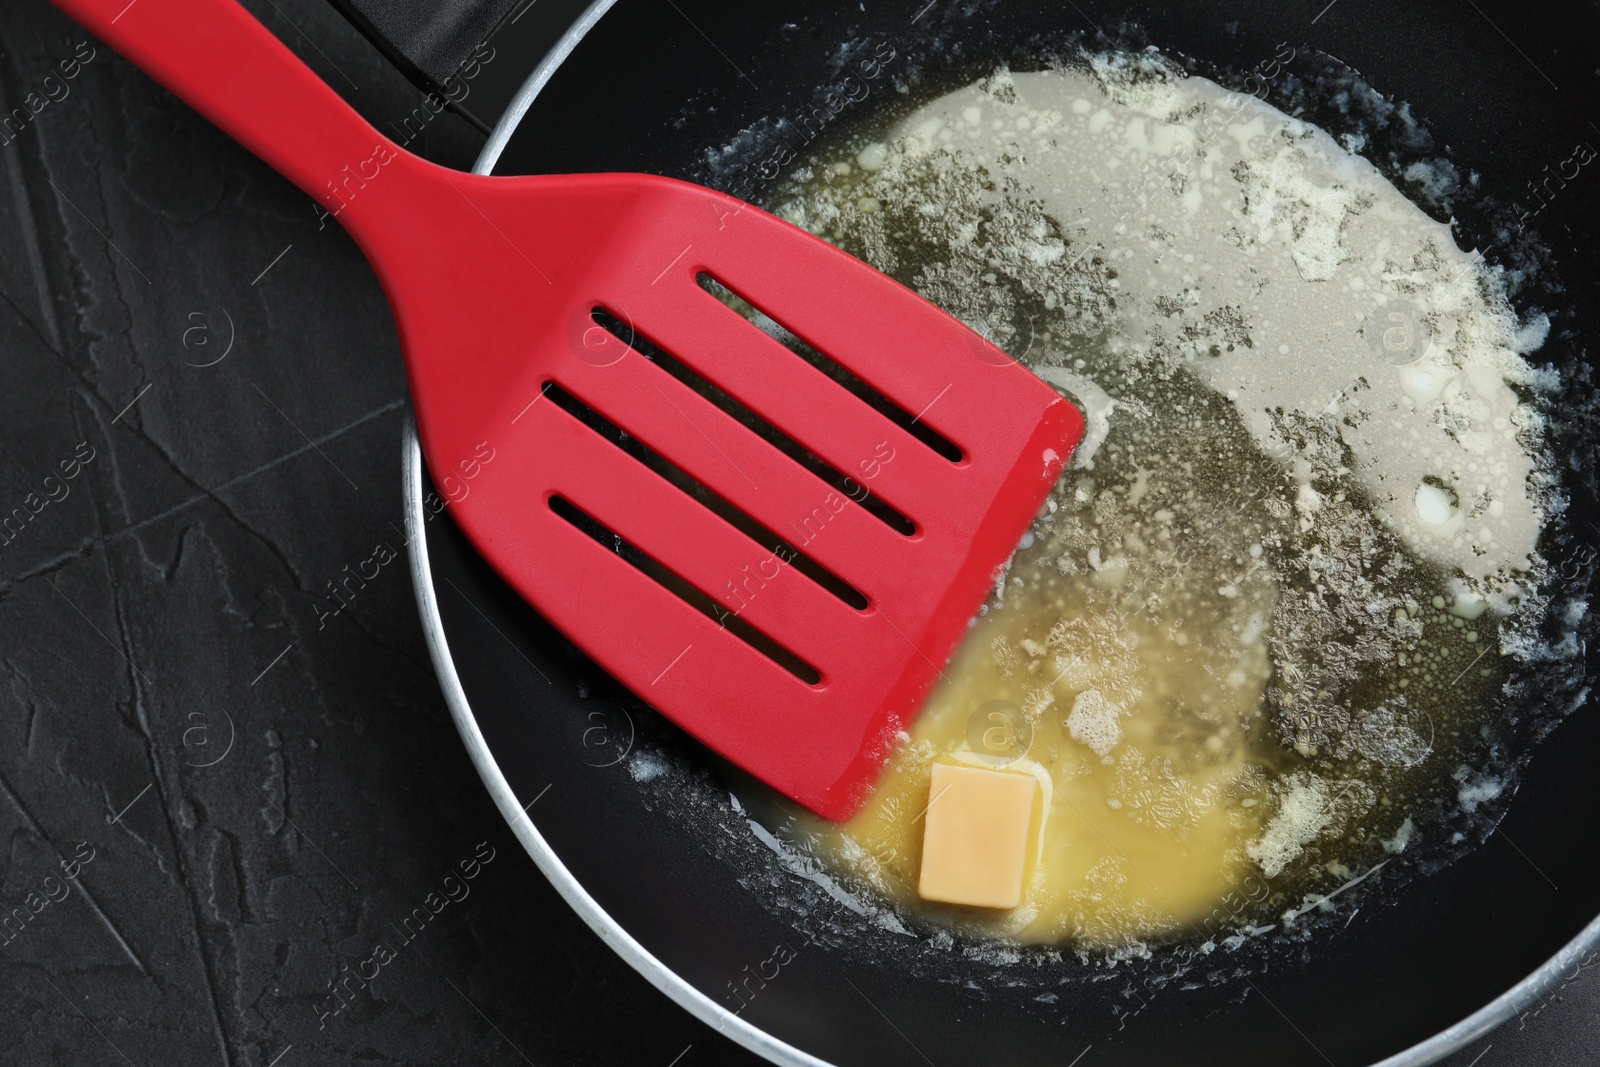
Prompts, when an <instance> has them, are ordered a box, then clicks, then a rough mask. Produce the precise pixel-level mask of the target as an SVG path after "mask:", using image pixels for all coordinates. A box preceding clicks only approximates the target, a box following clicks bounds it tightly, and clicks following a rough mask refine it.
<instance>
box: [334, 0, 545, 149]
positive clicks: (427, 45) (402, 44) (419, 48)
mask: <svg viewBox="0 0 1600 1067" xmlns="http://www.w3.org/2000/svg"><path fill="white" fill-rule="evenodd" d="M329 2H330V3H332V4H333V6H334V7H336V8H338V9H339V12H340V13H341V14H342V15H344V17H345V18H346V19H348V20H350V23H351V25H353V26H355V28H356V29H358V30H360V31H361V33H362V35H363V36H365V37H366V38H367V40H369V41H371V42H372V43H373V45H374V46H376V48H377V49H378V51H380V52H382V53H383V55H384V57H385V58H386V59H388V60H389V62H390V63H392V64H394V66H395V67H396V69H398V70H399V71H400V73H402V74H404V75H405V76H406V77H407V78H409V79H411V82H412V84H414V85H416V86H417V87H418V88H419V89H421V90H422V91H423V92H425V93H428V94H429V95H432V96H436V97H439V98H441V99H443V100H445V101H447V102H448V103H449V104H450V106H451V107H452V108H453V109H454V110H456V111H458V112H460V113H461V114H462V115H464V116H465V117H466V118H467V119H468V120H469V121H471V122H473V123H474V124H475V125H477V126H479V127H480V128H484V129H485V130H486V124H487V122H489V121H492V119H493V118H494V117H495V116H493V115H490V116H487V117H485V115H484V114H483V109H482V108H468V107H465V106H463V104H462V101H461V100H460V99H458V96H460V95H462V94H461V93H460V91H459V89H456V88H455V86H456V83H458V82H460V81H461V80H462V79H461V78H459V77H458V75H459V74H460V73H461V72H462V70H463V68H466V67H468V65H469V64H470V63H472V62H473V61H474V58H475V57H477V60H478V61H479V62H481V61H482V57H483V55H484V47H485V43H486V42H487V41H488V39H489V38H490V37H491V36H492V35H494V34H495V32H496V31H497V30H499V29H500V27H501V26H502V25H504V24H506V23H507V22H509V21H511V20H512V19H516V20H518V21H521V15H522V13H523V11H524V10H525V9H527V8H528V7H530V6H532V5H533V4H534V3H535V2H536V0H329Z"/></svg>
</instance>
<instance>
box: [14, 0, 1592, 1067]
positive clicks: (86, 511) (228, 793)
mask: <svg viewBox="0 0 1600 1067" xmlns="http://www.w3.org/2000/svg"><path fill="white" fill-rule="evenodd" d="M637 2H653V0H637ZM249 6H250V8H251V9H252V10H253V11H255V12H256V14H257V15H258V17H261V18H262V20H263V21H264V22H265V23H266V25H267V26H268V27H269V28H271V29H272V30H273V31H274V32H275V33H277V34H278V35H279V36H280V37H281V38H282V39H284V40H285V41H286V43H288V44H289V45H290V46H291V47H293V48H294V49H296V50H297V51H298V52H299V53H300V54H301V55H302V56H303V57H305V58H306V59H307V61H308V62H309V63H310V64H311V65H312V66H313V68H314V69H316V70H317V71H318V72H319V73H321V74H322V75H323V76H324V77H325V78H327V79H328V80H329V82H330V84H332V85H333V86H334V87H335V88H336V89H337V90H339V91H341V92H343V93H344V94H345V95H346V96H347V97H348V98H349V99H350V101H351V102H352V103H353V104H354V105H355V106H356V107H357V108H358V109H360V110H361V111H362V112H363V113H364V114H365V115H367V117H368V118H369V119H372V120H373V121H375V122H379V123H381V122H383V121H384V120H386V119H390V118H395V117H398V116H402V115H405V114H407V113H409V112H410V111H411V110H412V109H413V108H414V107H415V106H416V104H417V101H418V98H419V94H418V93H417V91H416V90H414V89H413V88H412V87H411V86H410V85H409V84H407V83H406V82H405V81H404V79H402V78H401V77H400V76H399V75H398V74H397V73H395V72H394V71H393V70H392V69H391V68H389V67H388V66H387V65H386V64H385V63H384V61H383V60H382V59H381V58H380V57H379V56H378V54H377V53H376V52H375V51H374V50H373V49H372V48H371V47H370V46H368V45H367V44H366V42H365V41H364V40H363V39H362V38H361V37H360V36H359V35H358V34H356V33H355V32H354V31H353V30H352V29H351V28H350V27H349V25H348V24H346V23H345V22H344V21H343V20H342V19H341V18H340V17H339V16H338V15H337V14H336V13H335V12H334V11H333V10H332V9H331V8H329V7H328V6H327V5H326V4H324V3H322V2H321V0H278V2H276V3H274V2H273V0H252V2H251V3H250V4H249ZM85 41H89V42H90V44H89V45H88V46H87V47H86V48H85V50H84V51H87V48H92V49H93V51H94V58H93V59H92V60H89V61H88V62H86V63H84V64H83V65H82V67H81V70H80V71H79V72H78V73H77V76H76V77H74V78H72V79H71V80H70V81H63V80H62V79H60V76H59V75H60V68H59V64H60V63H61V62H62V61H63V60H70V59H72V58H74V55H75V51H76V50H77V49H78V48H79V45H80V43H82V42H85ZM84 51H79V52H77V55H78V56H80V57H81V56H82V55H83V54H84ZM52 74H54V75H56V76H57V80H56V81H55V82H53V83H51V85H49V86H47V85H46V82H45V79H46V77H47V76H50V75H52ZM63 87H64V89H65V92H63ZM47 90H48V92H49V94H50V95H51V96H52V97H54V98H51V99H49V102H48V103H47V104H46V105H45V106H44V107H43V108H42V109H40V110H39V112H38V114H36V115H33V116H32V117H31V120H30V121H29V122H28V124H27V125H26V126H25V128H23V129H22V130H21V132H20V133H14V132H11V131H8V132H7V133H5V134H4V135H0V136H3V137H4V138H5V141H6V143H4V144H0V361H3V369H0V515H5V514H10V513H11V512H12V509H14V508H18V507H22V508H25V509H26V510H27V512H28V514H29V516H30V518H29V521H28V522H26V523H25V524H22V525H20V527H18V526H17V525H16V524H15V523H14V524H13V528H9V529H6V528H0V538H3V543H0V709H3V710H0V843H3V849H0V904H3V905H4V908H3V909H0V911H3V912H4V913H6V914H10V913H11V909H12V908H13V907H16V906H24V907H25V908H26V907H27V902H28V901H29V900H30V894H33V896H32V898H31V900H32V903H33V906H34V907H36V908H38V910H37V913H33V910H32V908H28V910H29V912H30V914H31V915H32V917H31V918H30V919H29V920H28V921H27V922H26V923H25V924H23V925H21V926H20V928H17V927H14V928H13V929H11V930H6V931H4V932H0V1062H5V1063H16V1064H29V1065H31V1064H122V1063H126V1064H137V1065H139V1067H144V1065H147V1064H148V1065H158V1064H159V1065H167V1064H202V1063H216V1064H223V1065H229V1067H244V1065H258V1067H306V1065H312V1064H344V1063H353V1064H506V1065H512V1064H523V1063H527V1064H536V1065H539V1067H545V1065H578V1064H640V1065H652V1064H655V1065H660V1067H669V1065H673V1064H677V1065H679V1067H696V1065H703V1064H732V1063H739V1064H749V1063H752V1062H754V1060H753V1058H752V1057H750V1056H749V1055H747V1054H745V1053H743V1052H742V1051H741V1050H739V1049H737V1048H735V1047H734V1046H733V1045H731V1044H730V1043H729V1042H727V1041H725V1040H723V1039H721V1038H720V1037H718V1036H717V1035H715V1034H713V1033H712V1032H711V1031H710V1030H709V1029H707V1028H705V1027H703V1026H701V1025H699V1024H698V1023H696V1022H694V1021H693V1020H691V1019H690V1018H689V1016H688V1015H686V1014H684V1013H683V1012H681V1011H680V1010H679V1009H678V1008H676V1007H675V1006H674V1005H672V1004H671V1003H670V1002H668V1001H667V1000H666V999H665V998H664V997H662V996H661V995H660V994H658V993H656V992H655V991H654V990H653V989H651V988H650V987H649V986H648V985H647V984H646V983H645V982H644V981H643V980H642V979H641V978H639V977H638V976H637V975H635V974H634V973H633V972H632V971H631V970H630V969H629V968H627V967H626V966H625V965H623V964H622V963H620V962H619V961H618V960H617V959H616V958H615V957H614V956H613V955H612V954H611V953H610V952H609V951H607V950H606V949H605V948H604V946H602V944H601V943H600V942H599V940H598V939H597V938H595V937H594V936H593V935H592V934H591V933H590V932H589V931H588V929H587V928H586V927H584V926H583V925H582V924H581V923H580V922H579V921H578V920H577V919H576V918H575V917H574V916H573V915H572V914H571V913H570V912H569V911H568V910H567V908H566V907H565V905H564V904H562V902H561V901H560V900H559V898H557V897H556V895H555V893H554V892H553V891H552V890H551V889H550V888H549V886H548V885H547V884H546V883H545V881H544V879H543V877H542V876H541V875H540V874H539V872H538V870H537V869H536V868H535V867H534V865H533V864H532V862H531V861H530V860H529V859H528V858H527V857H526V856H525V855H524V854H523V853H522V852H521V850H520V848H519V847H518V846H517V845H516V843H515V841H514V839H513V838H512V836H511V834H510V833H509V832H508V830H507V829H506V828H505V826H504V824H503V822H502V821H501V819H500V817H499V815H498V814H497V812H496V811H495V809H494V807H493V806H492V805H491V803H490V801H489V799H488V797H487V795H486V793H485V792H484V790H483V788H482V786H481V784H480V783H479V780H478V777H477V775H476V773H475V772H474V771H473V769H472V767H471V765H470V764H469V763H468V761H467V759H466V756H465V754H464V752H463V749H462V747H461V744H460V742H459V740H458V738H457V736H456V732H455V729H454V727H453V726H452V724H451V722H450V720H449V716H448V714H447V712H446V710H445V707H444V703H443V700H442V698H441V697H440V694H439V691H438V687H437V684H436V682H435V679H434V675H433V671H432V668H431V667H430V665H429V663H428V660H427V655H426V652H425V650H424V648H423V644H422V635H421V631H420V629H419V626H418V622H417V618H416V612H415V608H414V605H413V601H412V596H411V589H410V582H409V576H408V575H407V573H406V571H405V564H404V560H403V558H401V559H397V560H396V561H395V562H392V563H389V564H387V565H386V566H384V567H383V568H382V570H381V572H380V574H379V577H378V578H376V579H375V580H373V581H371V582H369V583H368V585H367V587H366V588H365V589H363V590H362V591H361V592H360V594H359V596H358V597H357V598H356V599H355V600H354V601H353V602H352V603H351V605H350V607H349V608H348V609H347V610H345V611H343V612H341V613H340V614H339V615H337V616H335V617H331V618H327V619H319V613H318V610H317V605H318V603H319V602H321V601H320V599H319V598H320V596H321V595H322V594H324V593H325V591H326V586H327V583H328V582H329V581H330V580H333V579H335V578H337V577H341V576H342V571H343V568H345V567H346V566H349V567H351V568H354V567H355V565H356V564H357V563H359V562H360V561H363V560H366V559H368V558H369V557H372V556H373V554H374V551H375V549H376V548H377V546H379V545H383V544H387V545H389V546H391V547H393V548H394V549H396V550H400V549H401V544H402V540H403V539H402V537H401V535H400V533H399V529H398V528H399V527H400V526H401V502H400V490H399V486H400V481H399V441H400V427H401V422H402V419H403V417H404V412H405V405H406V386H405V380H404V377H403V374H402V372H401V365H400V359H399V353H398V348H397V344H396V340H395V334H394V329H393V326H392V324H391V322H390V320H389V315H388V310H387V307H386V304H385V301H384V298H383V295H382V293H381V292H380V291H379V288H378V285H377V283H376V281H375V280H374V278H373V276H372V275H371V273H370V272H369V271H368V269H367V268H366V266H365V264H364V262H363V260H362V258H361V255H360V254H359V252H358V251H357V250H356V248H355V246H354V245H353V244H352V243H351V241H350V240H349V239H348V238H346V237H345V236H344V235H343V233H342V232H340V231H338V230H337V229H334V228H332V227H331V226H329V227H328V228H325V229H319V226H318V221H317V213H316V211H315V210H314V209H313V207H312V203H311V201H310V200H309V199H308V198H307V197H306V196H304V195H303V194H301V193H299V192H298V191H296V190H295V189H294V188H293V187H292V186H290V184H289V183H288V182H286V181H284V180H283V179H281V178H279V177H278V176H277V175H276V174H274V173H272V172H271V171H270V170H269V169H267V168H266V167H265V166H264V165H263V164H261V163H260V162H258V161H257V160H256V159H255V158H254V157H252V156H251V155H249V154H248V153H247V152H245V151H244V150H243V149H241V148H239V147H238V146H236V145H234V144H233V143H232V142H231V141H229V140H228V139H227V138H226V137H224V136H223V135H222V134H220V133H218V132H217V131H216V130H215V129H213V128H212V127H211V126H210V125H209V124H207V123H206V122H205V121H204V120H202V119H201V118H199V117H198V116H197V115H195V114H194V113H193V112H191V111H190V110H189V109H188V108H187V107H185V106H184V105H182V104H180V103H178V102H177V101H176V100H174V99H173V98H172V97H171V96H169V95H168V94H167V93H165V92H164V91H163V90H161V89H159V88H157V87H156V86H155V85H154V84H153V83H152V82H151V81H149V80H148V79H147V78H145V77H144V76H143V75H142V74H140V73H139V72H137V71H136V70H134V69H133V68H132V67H131V66H130V65H129V64H127V63H126V62H124V61H123V60H122V59H120V58H119V57H117V56H115V55H114V54H113V53H112V52H111V51H110V50H109V49H108V48H106V47H105V46H103V45H100V44H98V42H93V41H92V40H91V39H90V38H88V37H87V35H86V34H85V33H83V32H82V31H81V30H79V29H78V28H77V27H76V26H75V25H74V24H73V23H72V22H71V21H70V20H68V19H67V18H66V17H65V16H63V15H62V14H60V13H59V12H57V11H55V10H54V9H53V8H51V7H49V6H47V5H46V4H45V3H44V2H42V0H19V2H17V3H14V4H7V5H6V9H5V12H4V14H3V15H0V109H3V110H4V111H10V110H11V109H12V108H14V107H18V106H22V105H24V103H25V101H26V100H27V98H28V95H29V94H30V93H33V94H36V97H35V99H37V98H38V97H39V96H42V95H44V94H45V93H46V91H47ZM480 143H481V139H480V137H479V135H478V134H477V133H475V132H474V131H473V130H472V128H471V127H469V126H468V125H467V124H466V123H464V122H463V121H461V120H460V119H457V118H455V117H454V116H451V115H448V114H447V115H444V116H441V117H440V118H439V119H438V120H436V121H435V122H434V123H433V124H432V125H431V126H430V128H429V130H428V132H427V134H426V136H425V143H424V145H423V149H422V151H423V153H424V154H425V155H428V156H429V157H431V158H433V159H435V160H438V161H440V162H443V163H447V164H450V165H454V166H459V167H466V166H468V165H469V164H470V161H471V159H472V158H473V157H474V156H475V155H476V153H477V150H478V147H479V145H480ZM224 353H226V355H225V356H224ZM86 456H92V458H89V459H88V460H87V461H86V462H85V461H84V457H86ZM74 460H76V461H77V466H76V467H74ZM63 464H65V467H63ZM64 470H65V471H72V472H73V473H74V475H75V476H74V477H72V478H70V479H67V478H64V477H63V476H62V475H63V471H64ZM52 475H54V477H53V478H52V479H51V480H50V481H46V479H47V477H50V476H52ZM35 511H37V514H34V512H35ZM87 855H92V859H91V860H89V861H88V862H86V863H81V865H80V869H78V870H77V871H76V874H77V877H76V878H75V879H72V880H63V878H62V863H63V861H72V860H74V859H81V857H83V856H87ZM485 855H492V859H490V860H489V861H488V862H487V863H481V862H480V865H479V867H478V868H477V873H476V876H475V877H474V878H472V879H471V880H470V881H464V882H463V883H461V884H463V885H464V886H465V887H466V889H467V890H468V893H467V895H466V896H464V897H461V898H460V899H458V900H449V901H448V902H447V904H446V905H445V906H444V907H443V908H442V909H441V910H440V911H439V913H438V915H437V918H435V919H434V920H432V921H431V922H430V924H429V925H428V926H427V928H426V929H425V932H424V933H423V934H422V935H421V936H419V937H417V938H416V939H415V940H414V941H412V942H411V943H409V944H408V945H406V947H405V948H403V949H400V950H398V951H397V952H396V953H395V955H394V957H393V959H391V960H390V961H388V962H387V963H385V964H384V965H383V966H382V969H381V971H380V974H379V977H377V978H376V979H374V980H372V981H371V982H370V983H369V984H368V986H367V988H366V989H365V990H363V991H362V992H361V993H360V994H359V995H358V996H357V998H356V1000H355V1001H354V1002H353V1003H352V1004H350V1005H349V1006H348V1007H347V1008H345V1009H344V1010H343V1011H341V1012H340V1013H339V1014H338V1015H337V1016H332V1015H331V1014H330V1015H329V1016H327V1017H324V1016H323V1014H322V1013H323V1012H325V1011H330V1010H331V1008H332V1007H333V1006H336V1004H337V1002H336V1001H333V1000H332V999H331V994H330V992H329V983H330V982H332V981H335V980H337V979H338V978H340V977H341V976H342V975H343V974H345V973H346V972H345V971H344V970H342V968H345V967H350V968H355V967H356V966H357V965H358V963H359V962H360V961H363V960H367V959H370V958H371V956H372V948H373V946H372V945H371V944H370V943H369V942H370V941H371V935H370V931H372V930H373V929H381V928H382V927H383V926H384V924H385V923H387V922H394V921H398V920H399V919H400V918H401V917H402V916H404V915H406V914H408V913H409V912H410V911H411V910H412V909H413V908H415V907H417V906H418V905H421V904H423V903H424V902H425V901H426V900H427V898H428V895H429V894H430V893H439V892H441V891H442V886H443V879H444V878H445V876H446V875H448V874H450V873H451V872H452V871H453V870H456V869H458V865H459V864H461V863H462V862H464V861H470V860H472V859H474V858H475V857H476V858H478V859H480V860H481V858H482V857H483V856H485ZM63 893H65V895H64V896H63V895H62V894H63ZM52 895H53V896H54V897H56V898H59V899H52ZM458 895H459V891H458ZM434 899H435V900H436V901H437V900H438V899H439V898H438V897H435V898H434ZM41 902H43V903H42V906H40V905H41ZM398 943H399V939H398V938H396V939H394V941H393V942H391V945H393V944H398ZM369 966H370V965H369ZM1597 1012H1600V983H1597V982H1596V981H1595V979H1594V978H1593V976H1592V975H1590V974H1589V973H1587V971H1580V972H1579V973H1578V974H1577V975H1576V976H1575V977H1574V979H1573V981H1572V982H1570V983H1569V984H1567V985H1566V986H1564V987H1563V988H1562V989H1560V990H1558V991H1556V992H1555V993H1554V994H1553V995H1552V996H1551V997H1550V998H1549V999H1548V1000H1547V1001H1546V1002H1544V1003H1542V1004H1541V1005H1540V1006H1538V1007H1537V1009H1536V1010H1534V1011H1530V1013H1529V1014H1528V1015H1527V1016H1525V1017H1524V1018H1523V1019H1522V1020H1518V1021H1513V1022H1512V1023H1510V1024H1508V1025H1507V1026H1506V1027H1503V1028H1502V1029H1501V1030H1499V1031H1497V1032H1495V1033H1493V1034H1490V1035H1488V1036H1487V1037H1485V1038H1484V1039H1481V1040H1480V1041H1478V1042H1476V1043H1475V1044H1474V1045H1473V1046H1472V1047H1471V1048H1469V1049H1468V1050H1466V1051H1465V1052H1463V1053H1461V1054H1460V1055H1458V1056H1456V1057H1453V1058H1452V1059H1451V1060H1449V1061H1448V1062H1449V1064H1450V1065H1451V1067H1469V1065H1481V1067H1499V1065H1505V1064H1535V1063H1539V1064H1544V1063H1587V1062H1593V1053H1592V1052H1591V1051H1590V1050H1592V1049H1594V1048H1596V1047H1600V1024H1597V1019H1600V1015H1597ZM1352 1022H1353V1024H1357V1023H1356V1021H1354V1020H1353V1021H1352ZM1093 1062H1094V1061H1093V1054H1092V1052H1091V1054H1090V1055H1089V1056H1088V1057H1087V1058H1086V1059H1085V1060H1084V1062H1083V1065H1082V1067H1093ZM1339 1067H1346V1065H1339ZM1352 1067H1353V1065H1352Z"/></svg>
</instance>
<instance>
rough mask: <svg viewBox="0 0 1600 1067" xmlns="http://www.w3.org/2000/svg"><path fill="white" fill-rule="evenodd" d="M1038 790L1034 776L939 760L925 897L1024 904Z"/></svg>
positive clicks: (928, 829) (928, 828) (926, 829)
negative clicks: (1023, 894) (1029, 848)
mask: <svg viewBox="0 0 1600 1067" xmlns="http://www.w3.org/2000/svg"><path fill="white" fill-rule="evenodd" d="M1038 793H1039V783H1038V782H1036V781H1035V780H1034V778H1033V775H1031V774H1019V773H1017V772H1015V771H991V770H987V769H984V768H980V767H962V766H953V765H950V764H945V763H935V764H934V765H933V782H932V784H931V785H930V786H929V788H928V810H927V812H926V814H925V815H924V822H923V831H922V875H921V877H920V878H919V879H918V883H917V892H918V893H919V894H920V895H921V896H922V898H923V899H924V900H938V901H943V902H944V903H947V904H970V905H973V906H975V907H980V908H1014V907H1016V906H1017V905H1019V904H1021V903H1022V878H1023V874H1024V873H1025V870H1026V868H1027V863H1028V839H1029V837H1030V836H1032V832H1033V809H1034V805H1035V802H1036V798H1037V796H1038Z"/></svg>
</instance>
